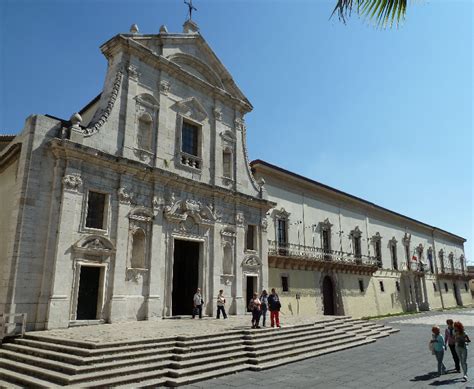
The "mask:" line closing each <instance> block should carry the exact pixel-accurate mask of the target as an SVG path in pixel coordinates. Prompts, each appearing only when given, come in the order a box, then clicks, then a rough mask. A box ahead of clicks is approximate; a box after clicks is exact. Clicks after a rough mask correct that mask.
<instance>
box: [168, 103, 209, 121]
mask: <svg viewBox="0 0 474 389" xmlns="http://www.w3.org/2000/svg"><path fill="white" fill-rule="evenodd" d="M173 108H174V109H175V110H176V111H178V112H179V113H180V114H181V115H183V116H186V117H189V118H191V119H193V120H196V121H198V122H202V121H203V120H204V119H206V118H207V112H206V110H205V109H204V107H203V105H202V104H201V103H200V102H199V100H198V99H196V98H195V97H190V98H188V99H184V100H181V101H178V102H177V103H176V104H174V105H173Z"/></svg>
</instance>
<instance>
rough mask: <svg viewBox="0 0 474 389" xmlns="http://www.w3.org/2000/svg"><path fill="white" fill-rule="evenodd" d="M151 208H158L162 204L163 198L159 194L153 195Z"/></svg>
mask: <svg viewBox="0 0 474 389" xmlns="http://www.w3.org/2000/svg"><path fill="white" fill-rule="evenodd" d="M152 203H153V209H160V207H161V206H162V205H163V199H162V198H161V196H158V195H156V196H153V201H152Z"/></svg>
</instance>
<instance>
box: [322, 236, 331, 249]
mask: <svg viewBox="0 0 474 389" xmlns="http://www.w3.org/2000/svg"><path fill="white" fill-rule="evenodd" d="M330 249H331V247H330V245H329V230H323V250H324V252H325V253H329V250H330Z"/></svg>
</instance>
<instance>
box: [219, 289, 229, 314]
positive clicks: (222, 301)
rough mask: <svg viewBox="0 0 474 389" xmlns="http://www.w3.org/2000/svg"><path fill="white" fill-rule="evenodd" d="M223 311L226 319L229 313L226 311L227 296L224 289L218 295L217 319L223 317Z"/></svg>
mask: <svg viewBox="0 0 474 389" xmlns="http://www.w3.org/2000/svg"><path fill="white" fill-rule="evenodd" d="M221 311H222V316H224V319H227V314H226V313H225V297H224V291H223V290H222V289H221V290H220V291H219V294H218V295H217V319H219V318H220V317H221Z"/></svg>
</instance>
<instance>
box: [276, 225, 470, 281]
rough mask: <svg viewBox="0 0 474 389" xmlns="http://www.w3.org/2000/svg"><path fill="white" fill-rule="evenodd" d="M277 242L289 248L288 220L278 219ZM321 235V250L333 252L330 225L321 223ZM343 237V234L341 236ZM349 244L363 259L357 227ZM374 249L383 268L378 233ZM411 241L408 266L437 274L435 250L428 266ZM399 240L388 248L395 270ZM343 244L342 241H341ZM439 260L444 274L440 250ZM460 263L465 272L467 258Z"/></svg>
mask: <svg viewBox="0 0 474 389" xmlns="http://www.w3.org/2000/svg"><path fill="white" fill-rule="evenodd" d="M275 227H276V238H277V240H276V242H277V245H278V247H281V248H284V247H287V246H288V227H289V225H288V220H287V219H286V218H276V226H275ZM320 235H321V249H322V250H323V251H324V252H328V253H329V252H331V250H332V248H331V227H330V225H329V223H328V222H327V221H326V222H323V223H320ZM339 235H340V236H341V234H339ZM349 239H350V240H349V242H350V243H351V244H352V251H353V252H352V254H353V255H354V257H355V258H361V257H362V244H361V240H362V233H361V231H360V230H359V228H358V227H356V228H355V229H354V230H352V231H351V232H350V234H349ZM371 241H372V244H373V247H374V257H375V259H376V261H377V265H378V267H379V268H382V237H381V236H380V234H379V233H376V234H375V235H374V236H373V237H372V238H371ZM410 241H411V239H410V238H409V235H407V234H406V235H405V238H404V240H403V247H404V249H405V259H406V264H407V266H408V267H410V262H411V261H418V267H419V268H420V270H426V268H425V267H426V266H428V269H429V271H430V272H431V273H434V272H435V268H434V261H433V250H432V248H431V247H430V248H429V249H428V251H427V258H428V264H425V263H423V252H424V248H423V246H422V245H421V243H420V244H419V245H418V246H416V247H415V248H414V250H413V252H412V250H411V247H410V246H411V245H410ZM397 243H398V242H397V240H396V239H395V237H394V238H392V239H391V240H390V241H389V243H388V248H389V250H390V255H391V264H392V268H393V269H395V270H399V263H398V255H397ZM341 244H342V241H341ZM341 251H342V248H341ZM438 258H439V263H440V270H441V272H442V273H443V272H444V271H445V269H446V266H445V258H444V251H443V250H440V251H439V253H438ZM448 258H449V263H450V268H451V270H453V271H454V269H455V266H454V263H455V258H454V254H453V253H452V252H451V253H450V254H449V256H448ZM458 261H459V263H460V265H461V269H462V270H464V266H465V258H464V255H461V256H460V257H459V258H458Z"/></svg>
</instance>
